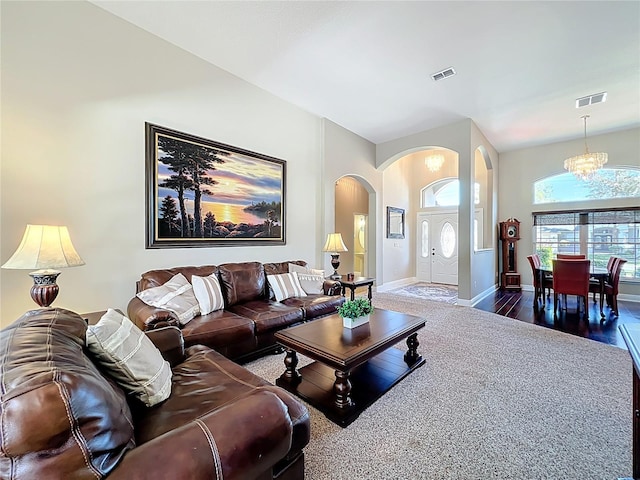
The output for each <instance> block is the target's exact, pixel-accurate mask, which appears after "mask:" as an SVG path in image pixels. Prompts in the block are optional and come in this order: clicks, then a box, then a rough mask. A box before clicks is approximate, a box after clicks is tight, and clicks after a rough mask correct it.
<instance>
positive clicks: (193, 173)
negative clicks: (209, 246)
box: [158, 135, 228, 238]
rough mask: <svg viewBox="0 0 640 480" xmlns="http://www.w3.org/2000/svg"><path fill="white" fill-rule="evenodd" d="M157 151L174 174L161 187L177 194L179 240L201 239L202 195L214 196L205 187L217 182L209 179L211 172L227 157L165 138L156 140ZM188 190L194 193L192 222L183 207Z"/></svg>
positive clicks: (201, 147)
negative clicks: (179, 224) (179, 226)
mask: <svg viewBox="0 0 640 480" xmlns="http://www.w3.org/2000/svg"><path fill="white" fill-rule="evenodd" d="M158 147H159V149H160V150H161V151H162V153H163V155H161V156H160V158H159V161H160V162H162V163H164V164H165V165H167V167H168V168H169V170H170V171H172V172H174V173H173V174H172V175H171V176H170V177H169V178H168V179H167V180H165V181H164V182H162V183H161V184H160V186H161V187H166V188H170V189H172V190H175V191H176V193H177V194H178V205H179V210H180V218H181V222H180V223H181V226H182V229H181V236H182V237H197V238H202V237H203V236H204V235H203V230H202V206H201V202H202V194H206V195H213V192H212V191H211V190H210V189H209V188H207V187H209V186H213V185H216V184H217V183H218V182H217V181H216V180H215V179H214V178H212V177H211V176H210V172H212V171H215V170H216V167H215V164H216V163H224V158H222V157H224V156H227V155H228V153H226V152H223V151H219V150H215V149H213V148H209V147H206V146H204V145H198V144H195V143H190V142H184V141H181V140H178V139H176V138H172V137H167V136H164V135H159V136H158ZM188 190H191V191H193V192H194V199H193V217H192V218H188V217H189V215H188V214H187V208H186V205H185V192H186V191H188Z"/></svg>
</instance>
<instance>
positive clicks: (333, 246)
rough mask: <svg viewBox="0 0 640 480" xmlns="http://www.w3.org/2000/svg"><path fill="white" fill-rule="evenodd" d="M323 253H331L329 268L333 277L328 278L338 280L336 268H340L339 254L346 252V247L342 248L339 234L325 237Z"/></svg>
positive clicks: (342, 243) (342, 244)
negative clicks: (331, 269) (331, 268)
mask: <svg viewBox="0 0 640 480" xmlns="http://www.w3.org/2000/svg"><path fill="white" fill-rule="evenodd" d="M322 251H323V252H330V253H331V252H333V253H331V266H332V267H333V275H331V276H330V277H329V278H331V279H333V280H339V279H340V274H339V273H338V267H339V266H340V252H348V250H347V247H345V246H344V242H343V241H342V235H341V234H339V233H330V234H329V235H328V236H327V241H326V243H325V244H324V248H323V249H322Z"/></svg>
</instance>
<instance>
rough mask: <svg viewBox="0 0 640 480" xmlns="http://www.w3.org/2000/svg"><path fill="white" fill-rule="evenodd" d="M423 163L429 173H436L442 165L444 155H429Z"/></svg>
mask: <svg viewBox="0 0 640 480" xmlns="http://www.w3.org/2000/svg"><path fill="white" fill-rule="evenodd" d="M424 163H425V165H426V166H427V168H428V169H429V170H430V171H432V172H437V171H438V170H440V169H441V168H442V165H443V164H444V155H440V154H437V155H429V156H428V157H427V158H425V159H424Z"/></svg>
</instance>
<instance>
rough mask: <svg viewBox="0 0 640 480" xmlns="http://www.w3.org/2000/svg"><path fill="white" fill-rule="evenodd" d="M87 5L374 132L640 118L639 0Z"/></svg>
mask: <svg viewBox="0 0 640 480" xmlns="http://www.w3.org/2000/svg"><path fill="white" fill-rule="evenodd" d="M92 3H94V4H96V5H98V6H100V7H101V8H103V9H105V10H107V11H109V12H111V13H113V14H115V15H117V16H119V17H121V18H123V19H125V20H127V21H129V22H131V23H133V24H135V25H137V26H139V27H140V28H143V29H145V30H147V31H149V32H151V33H152V34H154V35H157V36H158V37H160V38H163V39H165V40H166V41H168V42H170V43H172V44H174V45H176V46H179V47H181V48H183V49H184V50H186V51H188V52H191V53H193V54H194V55H197V56H198V57H201V58H202V59H204V60H206V61H208V62H210V63H212V64H214V65H217V66H218V67H220V68H222V69H224V70H227V71H229V72H230V73H232V74H234V75H236V76H238V77H240V78H242V79H244V80H246V81H247V82H250V83H252V84H254V85H256V86H258V87H260V88H262V89H264V90H266V91H268V92H271V93H273V94H274V95H276V96H278V97H280V98H282V99H284V100H286V101H288V102H291V103H293V104H295V105H298V106H300V107H302V108H304V109H305V110H307V111H309V112H311V113H314V114H316V115H319V116H321V117H326V118H328V119H329V120H331V121H333V122H335V123H337V124H339V125H341V126H343V127H345V128H347V129H349V130H351V131H353V132H355V133H356V134H358V135H360V136H362V137H364V138H366V139H368V140H370V141H371V142H374V143H382V142H385V141H388V140H393V139H396V138H399V137H403V136H405V135H409V134H412V133H417V132H420V131H424V130H428V129H431V128H435V127H439V126H442V125H447V124H450V123H453V122H456V121H458V120H461V119H464V118H471V119H472V120H473V121H474V122H475V123H476V125H478V127H479V128H480V130H481V131H482V132H483V133H484V134H485V136H486V137H487V139H488V140H489V142H491V143H492V145H493V146H494V147H495V148H496V149H497V150H498V151H499V152H504V151H509V150H514V149H518V148H523V147H528V146H534V145H540V144H546V143H552V142H557V141H564V140H569V139H575V138H581V137H582V136H583V135H584V127H583V120H582V119H581V116H582V115H585V114H589V115H591V118H590V119H589V121H588V134H589V135H590V136H591V135H596V134H599V133H607V132H612V131H617V130H623V129H627V128H632V127H638V126H640V2H638V1H580V2H578V1H575V2H563V1H551V2H544V1H535V2H525V1H511V2H505V1H496V2H485V1H435V2H431V1H412V2H405V1H376V2H368V1H341V2H337V1H310V2H307V1H189V0H186V1H113V0H110V1H98V0H95V1H93V2H92ZM449 67H453V69H454V70H455V72H456V74H455V75H453V76H451V77H448V78H445V79H443V80H440V81H434V80H432V78H431V74H433V73H436V72H438V71H441V70H443V69H446V68H449ZM600 92H607V98H606V102H604V103H599V104H595V105H591V106H587V107H583V108H580V109H577V108H576V106H575V103H576V99H577V98H579V97H583V96H586V95H590V94H595V93H600Z"/></svg>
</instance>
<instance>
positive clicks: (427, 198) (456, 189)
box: [420, 178, 480, 208]
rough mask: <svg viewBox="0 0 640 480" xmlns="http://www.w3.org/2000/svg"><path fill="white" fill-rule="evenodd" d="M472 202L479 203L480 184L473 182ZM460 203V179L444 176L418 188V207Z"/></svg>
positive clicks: (449, 205) (455, 205)
mask: <svg viewBox="0 0 640 480" xmlns="http://www.w3.org/2000/svg"><path fill="white" fill-rule="evenodd" d="M473 190H474V195H473V203H474V204H475V205H477V204H478V203H480V184H479V183H478V182H476V183H474V189H473ZM458 205H460V181H459V180H458V179H457V178H445V179H443V180H438V181H437V182H434V183H432V184H430V185H427V186H426V187H424V188H423V189H422V190H420V207H421V208H426V207H457V206H458Z"/></svg>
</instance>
